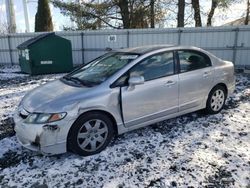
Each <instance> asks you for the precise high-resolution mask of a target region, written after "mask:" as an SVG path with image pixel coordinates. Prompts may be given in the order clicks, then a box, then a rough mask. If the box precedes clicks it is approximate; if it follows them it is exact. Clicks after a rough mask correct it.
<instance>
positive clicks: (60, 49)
mask: <svg viewBox="0 0 250 188" xmlns="http://www.w3.org/2000/svg"><path fill="white" fill-rule="evenodd" d="M17 49H18V55H19V64H20V67H21V71H22V72H25V73H28V74H31V75H37V74H50V73H63V72H69V71H71V70H72V69H73V63H72V47H71V42H70V41H69V40H67V39H65V38H63V37H60V36H57V35H55V33H46V34H41V35H39V36H37V37H34V38H32V39H29V40H27V41H25V42H24V43H22V44H20V45H19V46H18V47H17Z"/></svg>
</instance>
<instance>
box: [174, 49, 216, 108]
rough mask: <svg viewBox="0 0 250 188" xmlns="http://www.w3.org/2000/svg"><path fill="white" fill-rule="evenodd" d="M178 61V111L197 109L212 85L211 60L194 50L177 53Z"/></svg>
mask: <svg viewBox="0 0 250 188" xmlns="http://www.w3.org/2000/svg"><path fill="white" fill-rule="evenodd" d="M178 59H179V106H180V111H184V110H188V109H192V108H198V107H199V106H201V105H202V103H203V102H204V100H205V97H206V96H207V95H208V93H209V89H210V88H211V85H212V81H213V72H212V63H211V60H210V58H209V57H208V56H207V55H206V54H204V53H202V52H199V51H195V50H180V51H178Z"/></svg>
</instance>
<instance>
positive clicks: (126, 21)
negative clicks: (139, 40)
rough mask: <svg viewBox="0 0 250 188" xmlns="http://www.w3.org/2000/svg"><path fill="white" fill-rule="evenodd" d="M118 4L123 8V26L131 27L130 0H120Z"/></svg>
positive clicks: (125, 27)
mask: <svg viewBox="0 0 250 188" xmlns="http://www.w3.org/2000/svg"><path fill="white" fill-rule="evenodd" d="M117 6H119V8H120V10H121V17H122V22H123V28H124V29H129V28H130V14H129V5H128V0H119V1H118V4H117Z"/></svg>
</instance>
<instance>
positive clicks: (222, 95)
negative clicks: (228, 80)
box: [206, 86, 227, 114]
mask: <svg viewBox="0 0 250 188" xmlns="http://www.w3.org/2000/svg"><path fill="white" fill-rule="evenodd" d="M226 97H227V96H226V91H225V88H224V87H222V86H216V87H215V88H213V89H212V90H211V92H210V93H209V95H208V99H207V105H206V112H208V113H209V114H217V113H219V112H220V111H221V110H222V109H223V107H224V105H225V101H226Z"/></svg>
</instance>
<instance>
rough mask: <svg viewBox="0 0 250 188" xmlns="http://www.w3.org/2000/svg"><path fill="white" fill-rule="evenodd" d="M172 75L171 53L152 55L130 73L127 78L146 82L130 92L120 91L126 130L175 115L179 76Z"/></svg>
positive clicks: (172, 58)
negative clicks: (141, 79)
mask: <svg viewBox="0 0 250 188" xmlns="http://www.w3.org/2000/svg"><path fill="white" fill-rule="evenodd" d="M174 72H175V71H174V56H173V52H164V53H160V54H156V55H153V56H151V57H149V58H146V59H145V60H143V61H142V62H139V63H138V64H136V65H135V66H134V67H133V68H131V69H130V70H129V75H140V76H143V77H144V79H145V82H144V84H142V85H136V86H135V87H134V88H133V89H131V88H129V86H124V87H122V88H121V98H122V111H123V118H124V122H125V126H126V127H130V126H133V125H138V124H140V123H143V122H146V121H150V120H153V119H156V118H159V117H162V116H166V115H169V114H172V113H176V112H178V75H176V74H175V73H174Z"/></svg>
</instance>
